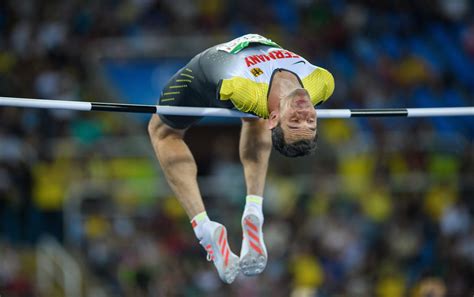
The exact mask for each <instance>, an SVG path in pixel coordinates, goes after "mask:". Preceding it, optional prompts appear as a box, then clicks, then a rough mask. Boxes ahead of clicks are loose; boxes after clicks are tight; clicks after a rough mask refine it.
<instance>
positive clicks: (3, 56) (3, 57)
mask: <svg viewBox="0 0 474 297" xmlns="http://www.w3.org/2000/svg"><path fill="white" fill-rule="evenodd" d="M15 63H16V58H15V56H13V55H11V54H10V53H8V52H0V73H7V72H8V71H10V70H11V69H12V67H13V66H14V65H15Z"/></svg>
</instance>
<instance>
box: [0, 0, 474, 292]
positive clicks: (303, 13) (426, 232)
mask: <svg viewBox="0 0 474 297" xmlns="http://www.w3.org/2000/svg"><path fill="white" fill-rule="evenodd" d="M473 11H474V4H473V2H472V1H469V0H430V1H428V0H413V1H375V0H374V1H369V0H366V1H347V0H331V1H330V0H317V1H311V0H290V1H283V0H253V1H235V0H234V1H219V0H198V1H193V0H128V1H117V0H104V1H79V0H76V1H74V0H70V1H61V0H56V1H53V0H51V1H35V0H22V1H13V0H3V1H0V34H1V35H0V95H1V96H14V97H30V98H51V99H65V100H86V101H111V102H116V101H122V102H131V103H146V104H153V103H154V102H155V101H156V99H157V97H158V96H159V93H160V91H161V86H162V85H163V84H164V83H165V82H166V80H167V79H168V77H169V76H170V75H171V74H173V72H174V71H175V70H177V69H178V68H180V67H181V66H182V65H183V64H184V63H186V61H187V60H188V59H189V58H190V57H192V56H193V55H195V54H197V53H198V52H200V51H201V50H203V49H205V48H206V47H208V46H211V45H213V44H217V43H220V42H224V41H227V40H230V39H231V38H234V37H236V36H239V35H242V34H246V33H259V34H262V35H264V36H268V37H270V38H272V39H273V40H274V41H276V42H278V43H280V44H281V45H283V46H284V47H286V48H288V49H291V50H293V51H295V52H297V53H299V54H301V55H303V56H304V57H306V58H307V59H308V60H310V61H312V62H313V63H314V64H316V65H320V66H323V67H325V68H327V69H328V70H329V71H331V72H332V73H333V74H334V76H335V79H336V90H335V93H334V95H333V97H332V98H331V99H330V100H329V101H328V102H327V104H324V106H323V107H322V108H389V107H435V106H466V105H471V106H472V105H474V95H473V94H474V17H473V16H474V14H473ZM147 119H148V116H137V115H124V114H110V113H100V112H97V113H80V112H72V111H45V110H32V109H16V108H0V295H1V296H2V297H26V296H52V297H55V296H70V297H76V296H77V297H79V296H94V297H102V296H246V297H252V296H274V297H277V296H294V297H299V296H318V297H325V296H361V297H362V296H378V297H399V296H400V297H401V296H410V297H411V296H413V297H421V296H472V295H473V293H474V281H473V280H474V216H473V215H474V199H473V198H474V142H473V137H474V119H473V118H467V117H460V118H427V119H395V118H393V119H357V120H355V119H350V120H320V122H319V127H320V128H319V130H320V132H319V133H320V138H319V141H320V142H319V148H318V152H317V154H316V155H315V156H312V157H310V158H305V159H297V160H290V159H285V158H282V157H279V156H278V155H277V154H274V155H273V156H272V160H271V166H270V168H269V174H268V184H267V189H266V195H265V196H266V199H265V205H264V211H265V214H266V218H265V220H266V221H265V234H266V241H267V245H268V250H269V264H268V267H267V269H266V270H265V272H264V273H263V274H262V275H261V276H259V277H256V278H243V277H242V278H239V279H238V280H237V281H236V282H235V283H234V284H233V285H231V286H228V285H224V284H223V283H221V282H220V280H218V277H217V274H216V273H215V271H214V267H213V265H212V264H211V263H208V262H206V260H205V253H204V251H203V250H201V247H200V246H199V245H198V243H197V240H196V239H195V237H194V234H193V232H192V230H191V227H190V224H189V222H188V219H187V217H186V216H185V214H184V212H183V210H182V209H181V208H180V207H179V205H178V204H177V201H176V200H175V199H174V198H173V195H172V194H171V193H170V190H169V188H168V187H167V185H166V183H165V180H164V177H163V175H162V173H161V171H160V169H159V165H158V163H157V161H156V160H155V157H154V155H153V153H152V148H151V145H150V143H149V140H148V138H147V135H146V124H147ZM239 129H240V127H239V125H238V121H231V120H229V119H225V120H223V119H208V120H206V121H203V123H202V124H201V125H199V126H197V127H195V128H194V129H191V130H190V131H189V134H188V137H187V138H188V140H189V144H190V146H191V147H192V150H193V151H194V152H195V157H196V160H197V162H198V165H199V168H200V173H199V174H200V175H199V181H200V184H201V187H202V192H203V196H204V201H205V203H206V205H207V207H208V212H209V213H210V216H211V218H214V219H215V220H218V221H220V222H222V223H224V224H225V225H226V226H227V227H228V229H229V231H230V234H231V245H232V247H233V249H234V251H239V249H240V239H241V230H240V216H241V212H242V209H243V204H244V196H245V186H244V183H243V177H242V170H241V166H240V165H239V160H238V151H237V147H238V146H237V143H238V135H239Z"/></svg>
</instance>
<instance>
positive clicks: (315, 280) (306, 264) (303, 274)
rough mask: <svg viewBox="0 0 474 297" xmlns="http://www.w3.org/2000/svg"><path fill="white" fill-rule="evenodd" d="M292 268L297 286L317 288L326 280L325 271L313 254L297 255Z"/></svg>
mask: <svg viewBox="0 0 474 297" xmlns="http://www.w3.org/2000/svg"><path fill="white" fill-rule="evenodd" d="M290 270H291V271H292V273H293V285H294V287H295V288H317V287H319V286H321V284H322V283H323V280H324V271H323V268H322V266H321V264H320V263H319V261H318V259H317V258H316V257H315V256H313V255H311V254H301V255H298V256H296V257H295V258H294V259H293V261H292V263H291V267H290Z"/></svg>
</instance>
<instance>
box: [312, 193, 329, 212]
mask: <svg viewBox="0 0 474 297" xmlns="http://www.w3.org/2000/svg"><path fill="white" fill-rule="evenodd" d="M330 204H331V200H330V195H329V194H328V193H325V192H321V193H314V195H313V197H312V198H311V199H310V201H309V205H308V213H309V214H311V215H312V216H314V217H317V216H321V215H324V214H327V213H328V211H329V207H330Z"/></svg>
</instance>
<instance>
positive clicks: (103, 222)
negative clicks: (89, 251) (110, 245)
mask: <svg viewBox="0 0 474 297" xmlns="http://www.w3.org/2000/svg"><path fill="white" fill-rule="evenodd" d="M84 229H85V234H86V236H87V237H88V238H98V237H101V236H102V235H105V234H107V233H108V232H109V230H110V224H109V222H108V221H107V219H105V218H104V217H102V216H99V215H91V216H89V217H88V218H87V219H86V221H85V223H84Z"/></svg>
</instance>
